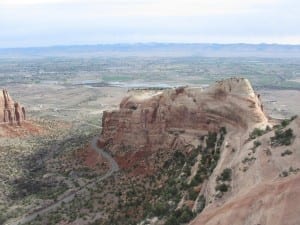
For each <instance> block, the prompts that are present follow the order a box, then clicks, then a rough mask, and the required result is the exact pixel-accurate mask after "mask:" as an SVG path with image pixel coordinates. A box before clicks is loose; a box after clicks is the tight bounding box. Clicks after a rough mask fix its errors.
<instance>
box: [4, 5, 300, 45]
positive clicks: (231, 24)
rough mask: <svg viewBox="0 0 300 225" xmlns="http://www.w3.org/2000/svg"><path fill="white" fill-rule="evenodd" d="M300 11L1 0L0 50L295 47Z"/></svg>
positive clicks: (295, 7)
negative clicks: (131, 45)
mask: <svg viewBox="0 0 300 225" xmlns="http://www.w3.org/2000/svg"><path fill="white" fill-rule="evenodd" d="M299 8H300V3H299V1H297V0H243V1H240V0H185V1H182V0H7V1H4V0H0V28H1V33H0V47H7V46H15V45H18V46H20V45H21V46H22V45H53V44H74V43H82V44H89V43H102V42H105V43H108V42H109V43H112V42H144V41H150V42H151V41H164V42H168V41H170V42H176V41H177V42H279V43H280V42H282V43H288V42H289V41H290V42H291V43H295V42H296V43H297V40H300V38H299V37H300V30H299V29H298V24H297V22H298V21H300V15H299ZM230 40H231V41H230ZM268 40H269V41H268ZM298 42H299V41H298Z"/></svg>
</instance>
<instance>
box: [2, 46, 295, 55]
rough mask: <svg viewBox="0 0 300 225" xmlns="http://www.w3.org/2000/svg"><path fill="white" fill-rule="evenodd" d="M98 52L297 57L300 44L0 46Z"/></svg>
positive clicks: (21, 51) (33, 51)
mask: <svg viewBox="0 0 300 225" xmlns="http://www.w3.org/2000/svg"><path fill="white" fill-rule="evenodd" d="M97 56H111V57H127V56H144V57H149V56H151V57H153V56H157V57H192V56H198V57H267V58H269V57H272V58H289V57H291V58H294V57H297V58H298V57H300V45H280V44H179V43H178V44H176V43H175V44H173V43H143V44H105V45H103V44H101V45H70V46H51V47H28V48H0V57H1V58H23V57H34V58H35V57H38V58H39V57H97Z"/></svg>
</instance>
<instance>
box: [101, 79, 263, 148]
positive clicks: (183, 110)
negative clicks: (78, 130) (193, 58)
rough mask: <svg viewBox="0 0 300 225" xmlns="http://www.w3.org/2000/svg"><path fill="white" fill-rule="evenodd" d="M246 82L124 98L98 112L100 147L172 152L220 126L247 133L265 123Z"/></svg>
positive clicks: (226, 82) (259, 106) (239, 80)
mask: <svg viewBox="0 0 300 225" xmlns="http://www.w3.org/2000/svg"><path fill="white" fill-rule="evenodd" d="M262 109H263V106H262V104H261V101H260V99H259V96H258V95H256V94H255V93H254V91H253V89H252V87H251V85H250V83H249V81H248V80H247V79H243V78H232V79H228V80H223V81H220V82H217V83H216V84H215V85H212V86H211V87H209V88H207V89H202V88H189V87H180V88H176V89H168V90H165V91H159V92H155V93H152V94H149V93H147V94H144V93H138V94H136V93H135V94H134V95H129V96H127V97H125V98H124V99H123V100H122V102H121V104H120V109H119V110H116V111H111V112H104V114H103V131H102V134H101V138H100V139H99V144H100V146H102V147H104V146H107V147H108V146H109V148H110V150H111V151H112V152H118V151H119V150H121V153H124V151H139V150H152V151H156V150H158V149H171V148H172V149H174V148H181V147H186V146H187V145H191V144H192V145H193V144H194V145H197V141H195V142H193V140H196V139H197V138H196V137H197V136H199V135H201V133H207V132H208V131H215V130H218V129H219V128H220V127H222V126H227V127H228V128H229V129H236V128H237V127H238V128H240V129H245V130H247V129H248V128H249V127H252V126H253V125H254V124H264V123H267V117H266V116H265V114H264V113H263V110H262Z"/></svg>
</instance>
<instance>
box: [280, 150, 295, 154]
mask: <svg viewBox="0 0 300 225" xmlns="http://www.w3.org/2000/svg"><path fill="white" fill-rule="evenodd" d="M291 154H293V152H292V151H291V150H288V149H287V150H285V151H284V152H282V153H281V156H285V155H291Z"/></svg>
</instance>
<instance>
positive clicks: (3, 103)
mask: <svg viewBox="0 0 300 225" xmlns="http://www.w3.org/2000/svg"><path fill="white" fill-rule="evenodd" d="M25 119H26V111H25V108H24V107H23V106H21V105H20V104H19V103H18V102H15V101H14V100H13V99H12V98H11V97H10V96H9V94H8V92H7V90H5V89H4V90H3V91H2V94H1V95H0V120H1V123H8V124H11V125H13V124H17V125H21V124H22V121H24V120H25Z"/></svg>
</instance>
